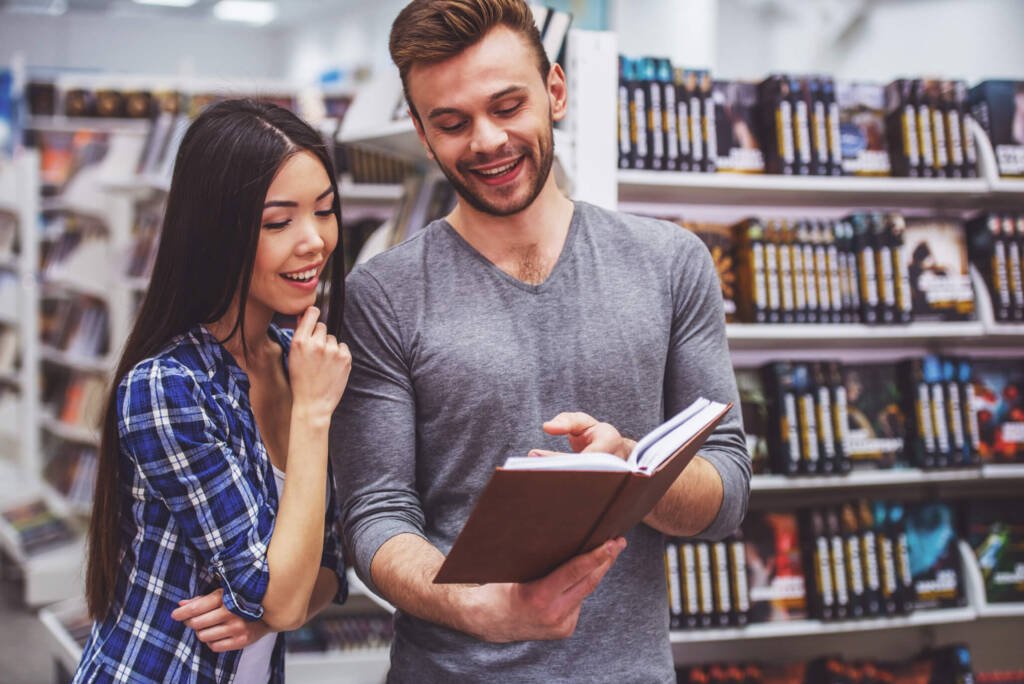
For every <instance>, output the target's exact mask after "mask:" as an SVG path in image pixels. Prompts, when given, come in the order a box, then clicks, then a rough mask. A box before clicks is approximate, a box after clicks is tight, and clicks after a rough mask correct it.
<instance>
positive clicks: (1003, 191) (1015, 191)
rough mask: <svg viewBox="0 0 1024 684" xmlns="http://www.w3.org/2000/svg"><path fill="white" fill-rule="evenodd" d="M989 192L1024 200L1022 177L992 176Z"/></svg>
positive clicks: (1023, 179) (1023, 181)
mask: <svg viewBox="0 0 1024 684" xmlns="http://www.w3.org/2000/svg"><path fill="white" fill-rule="evenodd" d="M989 192H991V193H992V194H993V195H996V196H998V197H1006V198H1007V199H1017V200H1024V178H993V179H992V180H991V181H990V182H989Z"/></svg>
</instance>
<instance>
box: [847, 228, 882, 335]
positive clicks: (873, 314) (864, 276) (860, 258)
mask: <svg viewBox="0 0 1024 684" xmlns="http://www.w3.org/2000/svg"><path fill="white" fill-rule="evenodd" d="M854 218H855V221H854V224H853V229H854V248H855V250H856V256H857V274H858V276H859V278H860V283H859V284H858V290H859V291H860V320H861V321H862V322H864V323H867V324H874V323H877V322H878V303H879V299H878V274H877V272H876V271H875V246H874V244H873V243H874V241H873V239H872V238H873V236H872V234H871V230H870V226H868V225H867V221H866V218H865V217H864V216H862V215H859V216H856V217H854Z"/></svg>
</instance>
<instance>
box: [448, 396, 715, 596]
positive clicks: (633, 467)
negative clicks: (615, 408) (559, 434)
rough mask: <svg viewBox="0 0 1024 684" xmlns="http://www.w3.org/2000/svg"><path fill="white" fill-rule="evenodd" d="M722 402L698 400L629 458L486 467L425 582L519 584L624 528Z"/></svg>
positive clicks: (517, 461) (565, 457) (667, 482)
mask: <svg viewBox="0 0 1024 684" xmlns="http://www.w3.org/2000/svg"><path fill="white" fill-rule="evenodd" d="M730 408H732V404H720V403H718V402H714V401H709V400H708V399H703V398H702V399H698V400H697V401H695V402H694V403H693V404H691V405H690V406H688V407H687V408H685V409H684V410H683V411H681V412H680V413H678V414H677V415H675V416H673V417H672V418H670V419H669V420H667V421H666V422H665V423H663V424H661V425H659V426H658V427H656V428H655V429H653V430H651V431H650V432H649V433H647V434H646V435H645V436H644V437H643V438H642V439H641V440H640V441H639V442H637V444H636V447H635V448H634V449H633V452H632V453H631V454H630V455H629V458H628V459H626V460H622V459H621V458H618V457H617V456H614V455H612V454H602V453H595V452H588V453H580V454H558V455H554V456H544V457H533V458H530V457H513V458H509V459H508V460H506V462H505V465H504V466H503V467H501V468H496V469H495V471H494V474H493V475H492V476H491V479H490V481H489V482H488V483H487V486H486V487H485V488H484V491H483V493H482V494H481V495H480V498H479V499H478V500H477V502H476V506H475V507H474V508H473V512H472V513H471V514H470V516H469V520H467V521H466V525H465V527H463V528H462V532H460V533H459V536H458V538H456V540H455V544H454V545H453V546H452V549H451V551H450V552H449V553H448V557H447V558H446V559H445V562H444V564H443V565H442V566H441V569H440V570H439V571H438V573H437V576H436V577H435V578H434V582H435V583H438V584H446V583H480V584H482V583H489V582H528V581H531V580H535V579H538V578H540V577H543V576H545V575H547V574H548V573H549V572H551V571H552V570H554V569H555V568H556V567H558V566H559V565H561V564H562V563H564V562H565V561H567V560H569V559H570V558H572V557H573V556H576V555H578V554H581V553H585V552H587V551H590V550H591V549H594V548H596V547H598V546H600V545H601V544H603V543H604V542H605V541H607V540H609V539H612V538H613V537H618V536H620V535H622V534H625V533H626V532H627V531H628V530H629V529H630V528H632V527H633V526H634V525H636V524H637V523H638V522H640V521H641V520H642V519H643V517H644V516H645V515H647V514H648V513H649V512H650V511H651V509H653V508H654V505H655V504H656V503H657V502H658V500H659V499H660V498H661V497H662V496H663V495H664V494H665V492H666V491H668V488H669V487H670V486H671V485H672V483H673V482H674V481H675V480H676V478H677V477H679V474H680V473H681V472H682V471H683V468H685V467H686V465H687V464H688V463H689V462H690V460H691V459H692V458H693V457H694V455H696V453H697V450H698V449H699V448H700V446H701V445H702V444H703V443H704V440H705V439H707V437H708V435H710V434H711V432H712V430H714V428H715V426H716V425H717V424H718V422H719V421H720V420H721V419H722V417H723V416H725V414H726V412H728V411H729V409H730Z"/></svg>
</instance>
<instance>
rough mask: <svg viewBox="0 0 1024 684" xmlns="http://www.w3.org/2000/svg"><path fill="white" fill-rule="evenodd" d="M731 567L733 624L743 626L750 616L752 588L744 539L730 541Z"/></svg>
mask: <svg viewBox="0 0 1024 684" xmlns="http://www.w3.org/2000/svg"><path fill="white" fill-rule="evenodd" d="M729 569H730V577H731V579H732V582H731V587H732V605H733V616H734V622H733V624H735V625H737V626H743V625H745V624H747V622H748V620H749V618H750V588H749V585H748V584H747V547H746V546H745V545H744V544H743V540H742V539H739V538H735V537H734V538H733V539H732V540H730V541H729Z"/></svg>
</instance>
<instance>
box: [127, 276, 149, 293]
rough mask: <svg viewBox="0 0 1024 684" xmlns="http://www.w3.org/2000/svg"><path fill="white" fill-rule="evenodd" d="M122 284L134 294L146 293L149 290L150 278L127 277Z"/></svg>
mask: <svg viewBox="0 0 1024 684" xmlns="http://www.w3.org/2000/svg"><path fill="white" fill-rule="evenodd" d="M121 282H122V284H123V285H124V286H125V287H126V288H128V289H129V290H131V291H132V292H145V291H146V290H148V289H149V276H125V277H124V280H122V281H121Z"/></svg>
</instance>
